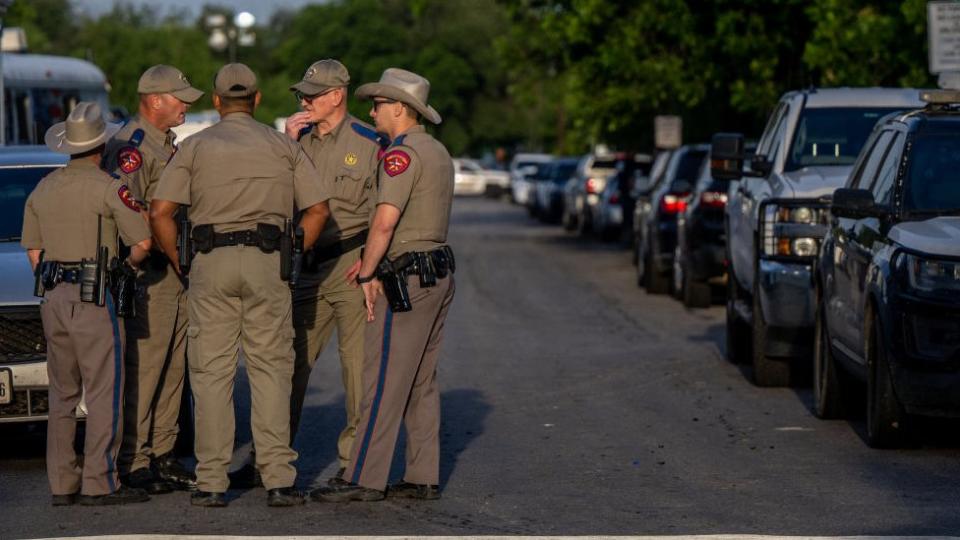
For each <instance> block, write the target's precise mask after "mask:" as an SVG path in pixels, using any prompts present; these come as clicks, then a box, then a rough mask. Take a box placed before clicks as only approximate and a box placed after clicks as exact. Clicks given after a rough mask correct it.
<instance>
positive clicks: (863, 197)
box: [830, 188, 877, 219]
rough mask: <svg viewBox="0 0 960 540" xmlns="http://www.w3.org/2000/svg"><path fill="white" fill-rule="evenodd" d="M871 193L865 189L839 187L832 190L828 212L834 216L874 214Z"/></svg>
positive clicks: (866, 215) (852, 217) (854, 216)
mask: <svg viewBox="0 0 960 540" xmlns="http://www.w3.org/2000/svg"><path fill="white" fill-rule="evenodd" d="M876 207H877V206H876V203H875V202H874V200H873V193H870V192H869V191H867V190H865V189H848V188H840V189H838V190H836V191H834V192H833V200H832V201H831V203H830V213H831V214H833V215H834V216H836V217H842V218H851V219H859V218H864V217H870V216H875V215H876V214H877V212H876Z"/></svg>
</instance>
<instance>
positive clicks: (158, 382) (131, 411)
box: [103, 64, 203, 494]
mask: <svg viewBox="0 0 960 540" xmlns="http://www.w3.org/2000/svg"><path fill="white" fill-rule="evenodd" d="M137 91H138V92H139V93H140V105H139V108H138V111H137V115H136V116H134V117H133V118H131V119H130V121H129V122H127V124H126V125H124V126H123V128H122V129H121V130H120V131H119V132H118V133H117V134H116V135H115V136H114V137H113V139H111V140H110V142H109V143H107V151H106V155H105V158H104V163H103V165H104V167H103V168H104V169H105V170H108V171H113V173H114V174H116V175H119V176H120V178H121V180H123V182H124V183H125V184H126V185H127V186H129V188H130V192H131V193H132V194H133V196H134V197H135V198H136V199H137V200H138V201H140V202H141V203H142V204H143V205H144V207H146V204H145V201H149V200H150V199H151V198H152V197H153V192H154V191H155V190H156V188H157V182H158V181H159V180H160V173H161V172H163V168H164V167H165V166H166V164H167V161H169V160H170V157H171V156H173V153H174V152H175V151H176V146H175V142H174V141H175V139H176V135H174V133H173V131H171V129H170V128H173V127H176V126H179V125H180V124H182V123H183V122H184V115H185V114H186V112H187V110H188V109H189V108H190V105H191V104H192V103H194V102H195V101H197V100H198V99H200V97H201V96H202V95H203V92H201V91H200V90H197V89H196V88H194V87H193V86H191V85H190V82H189V81H188V80H187V78H186V77H185V76H184V74H183V73H182V72H181V71H180V70H179V69H177V68H175V67H173V66H166V65H162V64H161V65H156V66H153V67H151V68H149V69H147V70H146V71H145V72H143V75H142V76H141V77H140V82H139V84H138V85H137ZM146 216H147V213H146V212H144V217H146ZM154 248H155V249H154V251H151V253H150V256H149V257H148V258H147V260H146V261H145V263H144V264H143V272H142V273H141V275H140V276H138V277H137V281H138V284H139V287H140V290H141V291H142V294H141V295H138V298H137V306H136V317H135V318H133V319H131V320H130V321H128V323H127V326H126V331H127V352H126V355H125V362H126V377H127V380H126V384H125V385H124V428H123V444H121V446H120V458H119V465H120V474H121V478H122V479H123V481H124V482H126V483H127V484H129V485H131V486H133V487H139V488H143V489H145V490H146V491H147V492H148V493H150V494H158V493H168V492H170V491H172V490H173V489H174V488H178V489H194V488H196V480H195V478H194V475H193V473H191V472H189V471H187V470H186V469H185V468H184V467H183V465H181V464H180V462H179V461H177V459H176V457H175V456H174V455H173V447H174V443H175V442H176V439H177V419H178V417H179V414H180V402H181V396H182V394H183V380H184V371H185V370H186V349H187V294H186V289H185V288H184V286H183V283H182V282H181V280H180V278H179V277H178V276H177V274H176V272H174V271H173V269H172V268H170V265H169V260H168V259H167V257H166V256H165V255H164V254H163V253H162V252H161V251H160V250H159V246H154Z"/></svg>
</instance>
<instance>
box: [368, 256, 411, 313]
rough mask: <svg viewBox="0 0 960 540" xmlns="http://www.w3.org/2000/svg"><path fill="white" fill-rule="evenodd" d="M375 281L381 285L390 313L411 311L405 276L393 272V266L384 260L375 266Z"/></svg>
mask: <svg viewBox="0 0 960 540" xmlns="http://www.w3.org/2000/svg"><path fill="white" fill-rule="evenodd" d="M376 274H377V279H379V280H380V282H381V283H382V284H383V295H384V296H386V297H387V302H388V303H389V304H390V311H392V312H394V313H403V312H405V311H410V310H412V309H413V304H411V303H410V292H409V291H408V290H407V276H406V274H405V273H404V272H402V271H401V272H397V271H396V270H394V267H393V264H391V263H390V261H388V260H387V259H386V258H384V259H383V260H382V261H380V264H378V265H377V273H376Z"/></svg>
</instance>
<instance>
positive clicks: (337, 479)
mask: <svg viewBox="0 0 960 540" xmlns="http://www.w3.org/2000/svg"><path fill="white" fill-rule="evenodd" d="M346 472H347V469H346V468H344V467H340V469H339V470H338V471H337V475H336V476H334V477H333V478H330V479H329V480H327V485H328V486H346V485H348V484H350V482H347V480H346V479H344V477H343V475H344V473H346Z"/></svg>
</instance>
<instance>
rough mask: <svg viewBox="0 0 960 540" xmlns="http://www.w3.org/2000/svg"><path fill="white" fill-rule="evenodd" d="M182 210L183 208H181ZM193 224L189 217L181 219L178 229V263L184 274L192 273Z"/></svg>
mask: <svg viewBox="0 0 960 540" xmlns="http://www.w3.org/2000/svg"><path fill="white" fill-rule="evenodd" d="M181 210H182V209H181ZM184 214H186V212H184ZM192 235H193V226H192V224H191V223H190V220H189V219H181V220H180V227H179V228H178V229H177V256H178V258H179V260H178V261H177V265H178V266H179V267H180V272H181V273H182V274H183V275H187V274H189V273H190V263H192V262H193V238H192Z"/></svg>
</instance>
